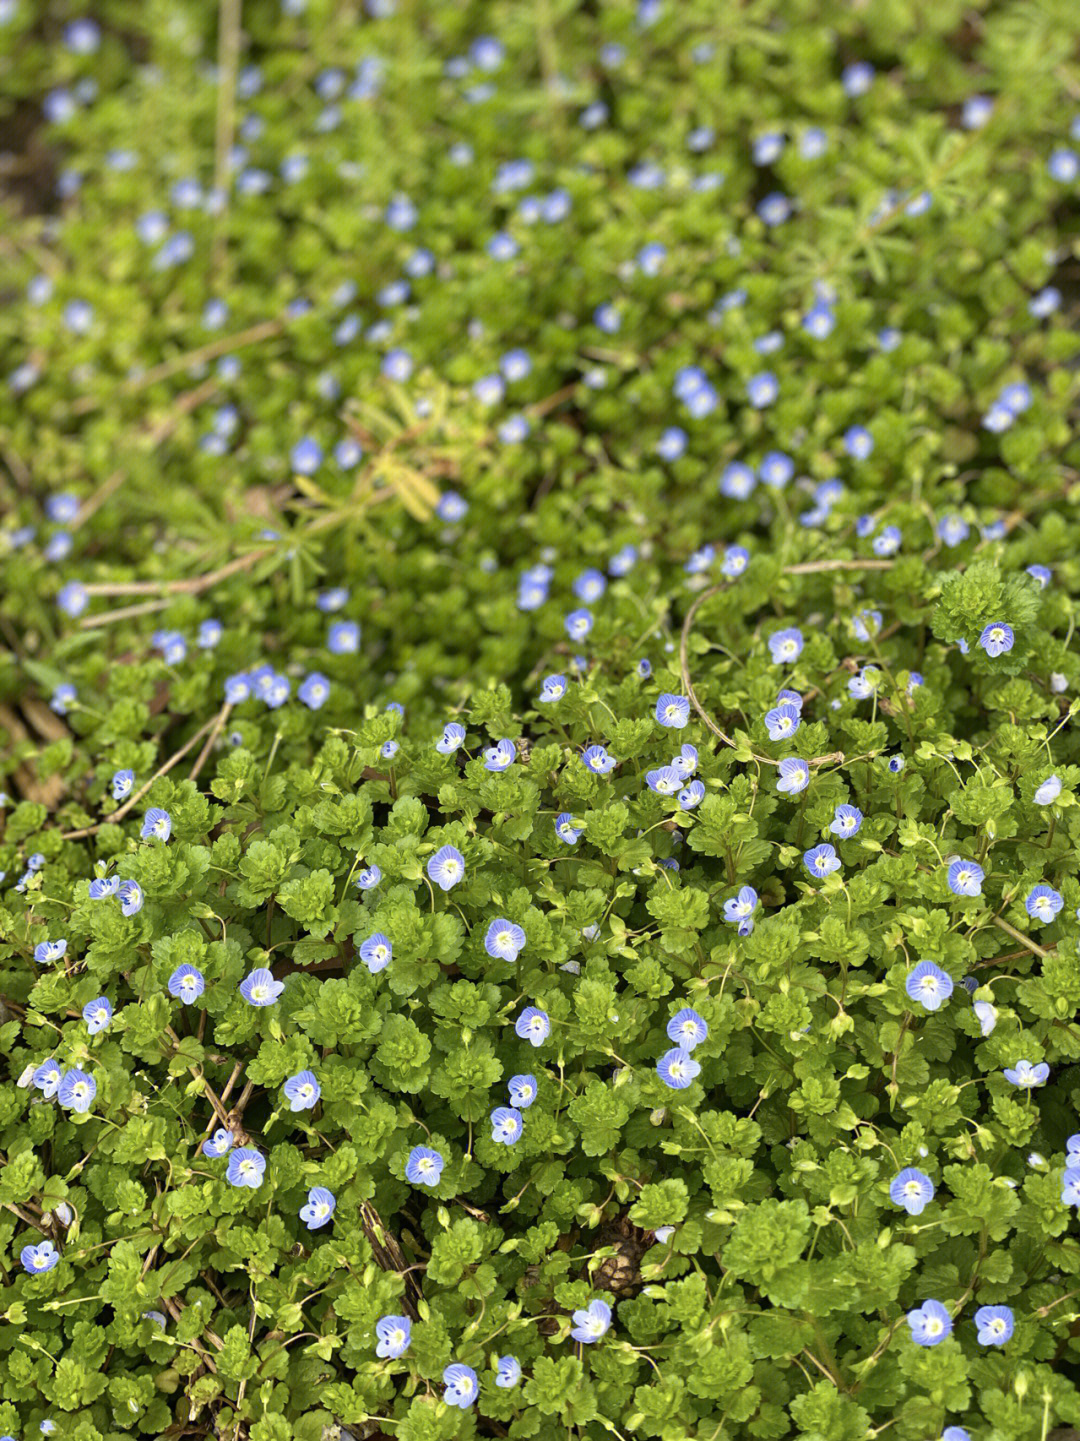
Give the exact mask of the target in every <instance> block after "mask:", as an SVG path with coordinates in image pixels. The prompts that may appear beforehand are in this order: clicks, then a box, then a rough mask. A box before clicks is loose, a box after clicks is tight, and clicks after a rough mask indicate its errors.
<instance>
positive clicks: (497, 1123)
mask: <svg viewBox="0 0 1080 1441" xmlns="http://www.w3.org/2000/svg"><path fill="white" fill-rule="evenodd" d="M524 1125H525V1122H524V1119H523V1118H522V1115H521V1112H520V1111H518V1110H515V1109H513V1108H512V1107H510V1106H496V1107H495V1109H494V1110H493V1111H492V1113H491V1139H492V1140H493V1141H497V1142H498V1143H499V1145H501V1146H512V1145H513V1144H514V1143H515V1142H516V1141H518V1140H519V1139H520V1137H521V1132H522V1130H523V1129H524Z"/></svg>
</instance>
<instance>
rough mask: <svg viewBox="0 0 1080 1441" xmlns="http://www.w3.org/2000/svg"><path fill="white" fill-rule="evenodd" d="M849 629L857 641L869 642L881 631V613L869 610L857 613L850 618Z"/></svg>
mask: <svg viewBox="0 0 1080 1441" xmlns="http://www.w3.org/2000/svg"><path fill="white" fill-rule="evenodd" d="M851 628H852V630H853V631H854V632H855V635H856V638H857V639H858V640H869V639H870V637H871V636H872V635H877V633H878V631H879V630H880V629H881V611H879V610H870V609H869V608H866V609H863V610H860V611H858V612H857V613H856V614H855V615H854V616H853V617H852V620H851Z"/></svg>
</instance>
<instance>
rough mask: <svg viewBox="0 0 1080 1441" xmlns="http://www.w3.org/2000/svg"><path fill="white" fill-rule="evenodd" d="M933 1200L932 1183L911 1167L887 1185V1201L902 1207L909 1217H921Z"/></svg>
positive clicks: (927, 1177)
mask: <svg viewBox="0 0 1080 1441" xmlns="http://www.w3.org/2000/svg"><path fill="white" fill-rule="evenodd" d="M933 1199H934V1183H933V1181H931V1179H930V1177H929V1176H926V1175H924V1174H923V1172H922V1171H916V1170H915V1169H914V1168H913V1167H911V1166H908V1167H907V1168H906V1170H903V1171H901V1172H900V1174H899V1175H898V1176H894V1177H893V1179H892V1182H891V1183H890V1185H889V1200H890V1201H892V1203H893V1205H895V1206H903V1208H904V1210H905V1211H906V1212H907V1213H908V1215H909V1216H921V1215H922V1213H923V1211H924V1210H925V1209H926V1207H927V1206H928V1205H929V1203H930V1202H931V1201H932V1200H933Z"/></svg>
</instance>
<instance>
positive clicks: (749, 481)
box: [720, 460, 757, 500]
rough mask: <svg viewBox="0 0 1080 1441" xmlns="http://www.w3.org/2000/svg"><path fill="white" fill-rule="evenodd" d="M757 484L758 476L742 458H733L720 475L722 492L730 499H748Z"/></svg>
mask: <svg viewBox="0 0 1080 1441" xmlns="http://www.w3.org/2000/svg"><path fill="white" fill-rule="evenodd" d="M756 485H757V476H756V475H755V474H754V472H753V471H752V470H751V469H750V467H749V466H748V465H747V464H745V462H744V461H741V460H733V461H732V462H731V463H730V464H729V465H726V466H725V467H724V470H723V473H722V474H721V476H720V494H721V495H723V496H726V497H727V499H728V500H748V499H749V497H750V496H751V494H752V493H753V491H754V487H755V486H756Z"/></svg>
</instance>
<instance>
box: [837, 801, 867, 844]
mask: <svg viewBox="0 0 1080 1441" xmlns="http://www.w3.org/2000/svg"><path fill="white" fill-rule="evenodd" d="M862 823H863V813H862V811H861V810H859V808H858V806H846V805H841V806H837V807H836V812H835V814H834V815H833V818H832V820H831V821H830V822H829V830H830V831H832V833H833V835H834V836H839V837H840V838H841V840H847V839H848V837H849V836H854V835H858V833H859V828H860V826H861V825H862Z"/></svg>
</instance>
